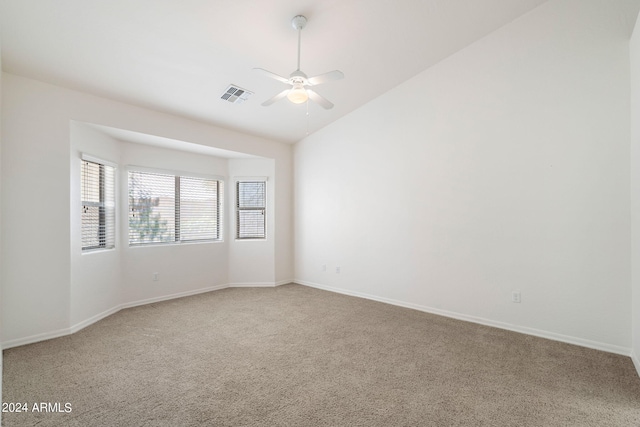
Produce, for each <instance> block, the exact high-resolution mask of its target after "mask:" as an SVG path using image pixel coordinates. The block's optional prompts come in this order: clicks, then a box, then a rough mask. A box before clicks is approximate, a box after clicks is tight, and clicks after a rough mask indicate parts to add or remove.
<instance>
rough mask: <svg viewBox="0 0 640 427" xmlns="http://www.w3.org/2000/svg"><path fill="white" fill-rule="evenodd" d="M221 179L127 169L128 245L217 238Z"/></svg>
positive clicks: (218, 236) (219, 217)
mask: <svg viewBox="0 0 640 427" xmlns="http://www.w3.org/2000/svg"><path fill="white" fill-rule="evenodd" d="M222 188H223V185H222V181H219V180H216V179H205V178H196V177H191V176H178V175H167V174H160V173H148V172H140V171H129V245H131V246H134V245H146V244H152V243H175V242H193V241H207V240H209V241H211V240H220V230H221V214H220V213H221V203H222Z"/></svg>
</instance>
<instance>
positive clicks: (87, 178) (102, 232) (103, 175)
mask: <svg viewBox="0 0 640 427" xmlns="http://www.w3.org/2000/svg"><path fill="white" fill-rule="evenodd" d="M80 187H81V188H80V194H81V198H82V214H81V223H82V250H83V251H86V250H92V249H111V248H114V247H115V223H116V215H115V168H114V167H113V166H111V165H107V164H105V163H102V162H100V161H98V160H93V159H92V160H87V159H86V158H83V159H82V166H81V172H80Z"/></svg>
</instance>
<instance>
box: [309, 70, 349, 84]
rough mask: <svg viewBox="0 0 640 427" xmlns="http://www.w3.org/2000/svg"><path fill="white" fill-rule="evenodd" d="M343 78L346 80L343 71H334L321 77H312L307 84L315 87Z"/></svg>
mask: <svg viewBox="0 0 640 427" xmlns="http://www.w3.org/2000/svg"><path fill="white" fill-rule="evenodd" d="M342 78H344V74H343V73H342V71H338V70H333V71H329V72H328V73H324V74H320V75H319V76H315V77H310V78H308V79H307V82H308V83H309V85H311V86H315V85H319V84H322V83H326V82H330V81H333V80H340V79H342Z"/></svg>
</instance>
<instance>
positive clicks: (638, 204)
mask: <svg viewBox="0 0 640 427" xmlns="http://www.w3.org/2000/svg"><path fill="white" fill-rule="evenodd" d="M638 21H640V19H639V20H638ZM629 54H630V57H631V115H630V117H631V228H632V233H631V269H632V270H631V272H632V273H631V277H632V293H633V297H632V300H631V304H632V308H631V312H632V313H633V319H632V321H633V325H632V330H633V332H632V337H633V346H632V358H633V362H634V363H635V365H636V370H637V371H638V374H640V24H639V23H638V22H636V26H635V30H634V32H633V36H632V37H631V42H630V45H629Z"/></svg>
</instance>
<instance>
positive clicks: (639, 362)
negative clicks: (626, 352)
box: [631, 351, 640, 377]
mask: <svg viewBox="0 0 640 427" xmlns="http://www.w3.org/2000/svg"><path fill="white" fill-rule="evenodd" d="M631 360H632V361H633V366H635V367H636V372H637V373H638V376H639V377H640V360H638V355H637V354H636V353H635V352H634V351H632V352H631Z"/></svg>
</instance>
